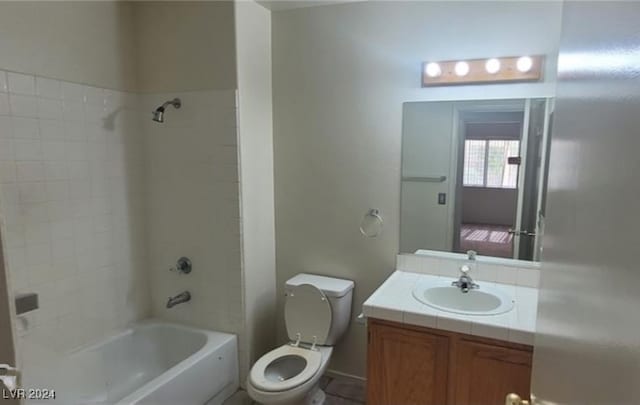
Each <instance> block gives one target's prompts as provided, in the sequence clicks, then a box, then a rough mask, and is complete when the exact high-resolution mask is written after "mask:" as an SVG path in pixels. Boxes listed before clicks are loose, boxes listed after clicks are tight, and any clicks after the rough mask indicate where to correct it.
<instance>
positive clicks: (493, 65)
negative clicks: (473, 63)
mask: <svg viewBox="0 0 640 405" xmlns="http://www.w3.org/2000/svg"><path fill="white" fill-rule="evenodd" d="M484 68H485V69H487V72H489V73H491V74H496V73H498V71H499V70H500V61H499V60H498V59H496V58H491V59H489V60H487V63H485V65H484Z"/></svg>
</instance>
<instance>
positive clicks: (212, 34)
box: [0, 1, 236, 92]
mask: <svg viewBox="0 0 640 405" xmlns="http://www.w3.org/2000/svg"><path fill="white" fill-rule="evenodd" d="M233 37H234V19H233V2H231V1H210V2H189V1H176V2H173V1H168V2H164V1H154V2H124V1H96V2H72V1H60V2H57V1H56V2H49V1H43V2H22V1H9V2H0V38H1V40H0V55H2V58H1V59H0V69H5V70H9V71H15V72H22V73H29V74H36V75H40V76H44V77H51V78H55V79H61V80H67V81H72V82H76V83H83V84H89V85H93V86H99V87H105V88H109V89H116V90H126V91H136V90H138V91H143V92H153V91H185V90H202V89H233V88H235V87H236V73H235V47H234V41H233ZM206 50H216V51H215V52H213V51H212V52H207V51H206ZM187 72H188V73H187Z"/></svg>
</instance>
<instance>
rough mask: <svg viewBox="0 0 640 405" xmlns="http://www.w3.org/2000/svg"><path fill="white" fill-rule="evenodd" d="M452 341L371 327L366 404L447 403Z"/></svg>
mask: <svg viewBox="0 0 640 405" xmlns="http://www.w3.org/2000/svg"><path fill="white" fill-rule="evenodd" d="M448 356H449V338H448V337H446V336H440V335H434V334H433V335H432V334H428V333H424V332H417V331H413V330H410V329H400V328H397V327H391V326H386V325H384V324H378V323H376V322H375V321H373V322H370V323H369V347H368V362H369V363H368V367H367V369H368V371H367V404H368V405H431V404H433V405H443V404H446V403H447V375H448Z"/></svg>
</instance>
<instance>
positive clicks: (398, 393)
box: [367, 318, 533, 405]
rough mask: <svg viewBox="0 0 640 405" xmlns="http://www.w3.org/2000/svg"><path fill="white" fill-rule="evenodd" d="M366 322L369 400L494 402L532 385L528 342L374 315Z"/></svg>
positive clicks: (378, 403)
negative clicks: (381, 318)
mask: <svg viewBox="0 0 640 405" xmlns="http://www.w3.org/2000/svg"><path fill="white" fill-rule="evenodd" d="M368 328H369V330H368V352H367V356H368V363H367V403H368V404H372V405H385V404H389V405H396V404H425V405H427V404H434V405H442V404H459V405H463V404H483V405H485V404H486V405H491V404H496V405H498V404H504V398H505V393H509V392H530V391H531V390H530V380H531V357H532V354H533V348H532V347H531V346H528V345H522V344H517V343H512V342H505V341H501V340H496V339H488V338H481V337H478V336H471V335H467V334H462V333H455V332H448V331H445V330H439V329H432V328H424V327H418V326H413V325H407V324H400V323H396V322H389V321H383V320H378V319H375V318H370V319H369V320H368Z"/></svg>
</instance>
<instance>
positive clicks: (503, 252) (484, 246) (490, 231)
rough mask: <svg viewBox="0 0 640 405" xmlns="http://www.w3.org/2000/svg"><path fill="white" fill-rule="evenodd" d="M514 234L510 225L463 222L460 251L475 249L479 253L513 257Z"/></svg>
mask: <svg viewBox="0 0 640 405" xmlns="http://www.w3.org/2000/svg"><path fill="white" fill-rule="evenodd" d="M512 249H513V235H511V234H510V233H509V227H508V226H502V225H485V224H462V226H461V228H460V251H462V252H466V251H467V250H475V251H476V252H478V254H479V255H483V256H496V257H512V256H513V253H512Z"/></svg>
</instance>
